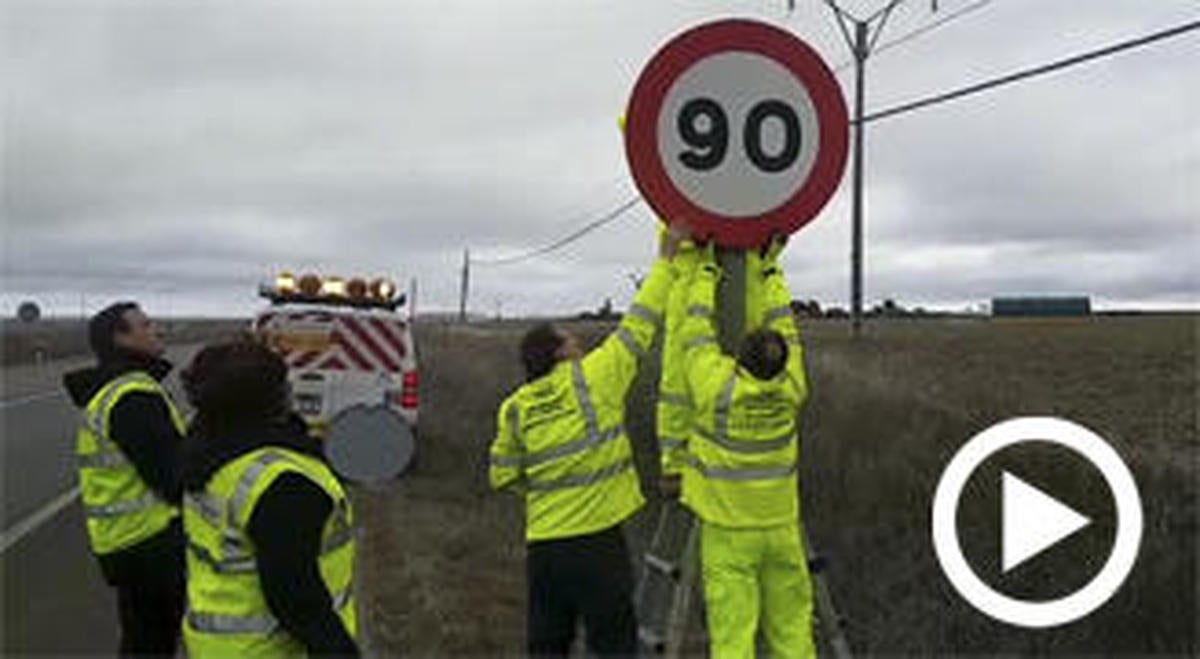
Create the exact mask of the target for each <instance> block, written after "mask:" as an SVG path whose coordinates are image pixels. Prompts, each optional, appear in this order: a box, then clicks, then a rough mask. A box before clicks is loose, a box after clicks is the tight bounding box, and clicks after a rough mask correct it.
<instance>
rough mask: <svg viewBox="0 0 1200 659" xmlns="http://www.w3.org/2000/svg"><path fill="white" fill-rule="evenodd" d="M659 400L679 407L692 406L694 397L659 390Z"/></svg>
mask: <svg viewBox="0 0 1200 659" xmlns="http://www.w3.org/2000/svg"><path fill="white" fill-rule="evenodd" d="M658 402H660V403H666V404H667V405H678V406H679V407H691V406H692V399H691V398H689V397H688V396H686V395H684V394H674V393H671V392H669V391H660V392H658Z"/></svg>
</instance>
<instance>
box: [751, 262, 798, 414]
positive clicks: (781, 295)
mask: <svg viewBox="0 0 1200 659" xmlns="http://www.w3.org/2000/svg"><path fill="white" fill-rule="evenodd" d="M777 255H778V250H776V251H775V254H774V255H769V256H768V257H767V258H765V259H764V260H763V270H762V276H763V302H764V306H765V307H766V308H765V310H764V311H763V325H764V326H765V327H766V328H767V329H770V330H774V331H776V332H779V334H780V335H782V336H783V339H784V341H786V342H787V347H788V361H787V372H788V375H789V376H791V378H792V380H793V381H794V382H795V383H796V387H797V388H798V389H799V390H800V397H801V399H803V398H805V397H806V396H807V395H808V380H807V378H806V377H805V374H804V346H803V345H801V343H800V331H799V330H798V329H797V328H796V318H795V316H794V315H793V313H792V294H791V291H789V290H788V286H787V280H786V279H785V278H784V276H783V268H782V267H780V266H779V263H778V256H777Z"/></svg>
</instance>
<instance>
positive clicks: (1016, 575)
mask: <svg viewBox="0 0 1200 659" xmlns="http://www.w3.org/2000/svg"><path fill="white" fill-rule="evenodd" d="M580 327H583V328H587V331H586V332H585V333H586V334H588V335H589V336H590V337H591V338H593V339H594V338H596V337H598V336H600V335H601V334H602V331H603V330H604V329H605V326H603V325H591V326H589V325H586V324H585V325H581V326H580ZM521 330H522V326H520V325H517V324H513V325H494V326H488V327H487V328H470V327H468V328H461V327H454V326H446V325H440V326H418V342H419V351H420V354H421V360H422V367H423V368H422V377H423V381H422V396H423V399H422V400H423V410H422V417H421V418H422V428H421V456H420V465H419V468H418V469H417V470H416V472H415V473H413V474H412V475H411V476H410V477H408V478H406V479H405V480H404V481H403V482H401V483H397V484H395V485H393V486H390V487H388V488H385V489H382V490H379V491H374V492H366V491H360V492H357V493H356V495H357V496H356V499H357V503H358V512H359V514H360V516H361V518H362V519H363V520H364V523H365V527H366V528H365V538H364V543H363V553H364V556H365V557H366V560H365V561H364V573H363V576H364V584H365V593H364V602H365V604H366V607H367V611H368V618H369V620H370V623H371V627H372V628H373V631H374V637H375V644H376V646H377V647H378V648H379V649H380V650H382V651H383V652H385V653H387V654H401V653H404V654H416V655H444V654H474V655H480V656H498V655H518V654H520V653H521V651H522V648H523V638H524V593H525V590H524V587H525V586H524V564H523V557H524V549H523V543H522V538H521V510H520V506H519V503H518V502H517V501H516V500H515V499H513V498H511V497H506V496H497V495H493V494H491V493H490V492H488V490H487V484H486V448H487V445H488V443H489V442H490V440H491V438H492V433H493V432H494V427H495V420H494V414H495V410H496V407H497V405H498V404H499V403H500V401H501V400H502V399H503V397H504V396H505V395H506V394H507V393H508V392H509V391H511V389H512V388H513V387H515V386H516V385H517V384H519V381H520V377H521V374H520V369H519V366H518V364H517V361H516V345H517V341H518V340H519V337H520V332H521ZM802 330H803V331H804V334H805V342H806V345H807V348H808V365H809V373H810V379H811V381H812V389H813V393H812V397H811V399H810V401H809V404H808V406H807V408H806V410H805V412H804V423H803V426H802V428H803V435H802V437H803V439H802V458H801V460H802V465H801V475H802V481H801V482H802V485H801V488H802V494H803V500H804V515H805V520H806V523H807V525H808V527H809V531H810V533H811V535H812V537H813V539H814V542H815V543H816V544H817V545H818V546H819V548H820V549H821V551H822V553H824V554H826V555H828V556H829V557H830V560H831V563H830V569H829V573H828V574H829V579H830V584H831V586H832V588H833V592H834V596H835V598H836V600H837V604H838V606H839V608H840V609H841V612H842V613H843V614H844V615H845V616H846V617H847V618H848V619H849V620H850V630H849V637H850V640H851V644H852V646H853V648H854V650H855V651H856V652H860V653H862V652H869V653H872V654H886V653H898V654H928V653H939V654H945V653H965V652H988V651H990V652H998V651H1003V652H1021V653H1024V652H1046V651H1065V652H1070V653H1073V654H1082V655H1094V654H1102V653H1120V654H1130V653H1133V654H1145V653H1148V652H1166V653H1178V654H1188V653H1191V652H1192V651H1194V647H1195V630H1194V626H1193V625H1194V619H1195V614H1196V590H1195V585H1194V584H1195V583H1196V581H1195V578H1196V554H1197V546H1196V530H1197V528H1196V512H1197V508H1196V485H1195V483H1196V476H1197V471H1196V455H1197V454H1196V448H1197V433H1196V412H1197V410H1196V404H1197V403H1196V401H1197V389H1196V379H1197V354H1196V340H1197V320H1196V318H1195V317H1179V316H1176V317H1166V318H1131V319H1087V320H1076V321H1050V322H1047V321H1013V322H994V321H958V320H938V321H893V322H880V323H878V324H875V325H872V326H871V327H870V328H868V331H867V333H866V335H865V336H863V337H861V338H859V339H851V338H850V336H849V331H848V325H847V324H845V323H839V322H824V321H822V322H805V323H802ZM653 380H654V374H653V373H647V374H644V376H643V377H642V378H641V381H640V382H639V383H638V384H637V385H635V391H634V392H633V394H632V395H631V399H630V410H629V418H628V419H627V422H628V426H629V429H630V434H631V436H632V437H633V439H634V442H635V446H636V448H637V451H638V462H639V467H643V468H644V469H643V475H644V476H645V478H646V479H647V480H649V479H650V478H651V477H652V476H653V473H652V465H653V462H654V459H653V458H654V456H653V448H652V444H651V440H652V427H653V423H652V420H653V417H652V411H653V410H652V407H651V396H650V393H651V392H652V386H651V385H652V383H653ZM1034 414H1050V415H1056V416H1063V417H1066V418H1069V419H1072V420H1074V421H1076V422H1079V423H1082V424H1084V425H1086V426H1088V427H1090V428H1091V429H1093V430H1094V431H1096V432H1098V433H1099V434H1100V435H1101V436H1103V437H1105V438H1106V439H1108V440H1109V441H1110V442H1111V443H1112V444H1113V446H1114V447H1115V448H1116V449H1117V451H1118V452H1119V453H1120V454H1121V455H1122V457H1124V458H1125V459H1126V461H1127V462H1128V463H1129V465H1130V468H1131V470H1132V471H1133V473H1134V476H1135V478H1136V479H1137V482H1138V485H1139V487H1140V488H1141V496H1142V501H1143V506H1144V509H1145V513H1146V529H1145V535H1144V539H1143V543H1142V553H1141V556H1140V558H1139V560H1138V563H1137V565H1136V567H1135V569H1134V572H1133V574H1132V575H1131V576H1130V578H1129V580H1128V582H1127V583H1126V584H1125V586H1124V587H1123V588H1122V590H1121V591H1120V592H1119V593H1118V595H1117V596H1116V597H1115V598H1114V599H1113V600H1112V601H1110V602H1109V603H1108V604H1107V605H1105V606H1104V607H1102V608H1101V609H1100V610H1098V611H1097V612H1095V613H1093V614H1092V615H1091V616H1089V617H1088V618H1086V619H1084V620H1083V621H1081V622H1079V623H1076V624H1072V625H1068V626H1066V627H1064V628H1061V629H1056V630H1053V631H1052V632H1046V631H1038V632H1034V631H1030V632H1026V631H1021V630H1017V629H1015V628H1011V627H1008V626H1005V625H1001V624H999V623H994V622H992V621H991V620H990V619H988V618H986V617H984V616H982V615H981V614H979V613H977V612H975V611H974V610H973V609H971V608H969V606H968V605H966V604H965V603H964V602H963V601H962V600H961V599H960V598H959V597H958V595H957V594H956V593H955V592H953V590H952V589H951V588H950V586H949V585H948V583H947V582H946V581H945V579H944V578H943V577H942V575H941V571H940V569H939V568H938V566H937V564H936V561H935V559H934V555H933V550H932V546H931V543H930V540H929V507H930V503H931V500H932V495H933V490H934V487H935V486H936V482H937V478H938V477H939V476H940V474H941V470H942V468H943V466H944V465H945V464H946V462H947V461H948V460H949V459H950V457H951V456H952V455H953V453H954V452H955V451H956V450H957V448H958V447H959V446H961V444H962V443H963V442H965V441H966V440H967V438H969V437H970V436H971V435H973V434H975V433H976V432H978V431H980V430H982V429H984V428H985V427H987V426H989V425H991V424H992V423H994V422H996V421H999V420H1002V419H1005V418H1009V417H1012V416H1020V415H1034ZM1064 457H1066V456H1065V455H1063V454H1061V453H1055V452H1054V451H1047V450H1045V449H1036V450H1034V449H1030V450H1024V449H1020V448H1014V449H1010V450H1009V451H1006V452H1004V453H1002V454H1001V455H999V456H997V459H996V460H995V461H989V463H988V464H986V465H985V468H983V469H980V471H979V473H978V474H977V476H976V477H975V478H973V479H972V480H971V482H970V483H969V484H968V490H967V492H968V494H967V496H966V497H965V498H964V503H963V508H962V511H961V512H960V529H961V532H962V535H963V544H964V545H965V547H966V551H967V552H968V557H969V558H970V559H971V560H972V561H975V560H977V559H978V560H980V561H981V564H985V565H986V564H987V563H988V561H992V563H994V562H995V557H996V556H998V549H997V547H998V536H997V534H996V532H995V528H996V524H997V522H998V516H997V515H998V511H999V504H998V501H997V490H998V485H997V483H998V478H999V471H1000V470H1001V469H1008V470H1010V471H1012V472H1013V473H1015V474H1017V475H1019V476H1020V477H1021V478H1023V479H1025V480H1028V481H1029V482H1031V483H1033V484H1034V485H1036V486H1038V487H1041V488H1042V489H1044V490H1046V491H1047V492H1049V493H1052V494H1053V495H1054V496H1056V497H1058V498H1060V499H1062V500H1063V501H1064V502H1066V503H1068V504H1070V505H1072V506H1073V507H1076V508H1077V509H1078V510H1080V511H1081V512H1083V513H1085V514H1087V515H1089V516H1090V517H1092V518H1093V519H1095V520H1097V521H1096V523H1095V524H1094V525H1093V527H1092V528H1091V529H1088V530H1085V531H1084V532H1081V533H1079V534H1076V536H1074V537H1073V538H1070V539H1068V540H1067V541H1065V542H1063V543H1062V545H1061V548H1058V547H1056V548H1055V549H1052V550H1050V551H1048V552H1047V553H1046V554H1045V555H1044V557H1039V558H1038V559H1036V560H1033V561H1030V562H1029V563H1028V564H1027V565H1026V566H1022V567H1020V568H1018V569H1017V570H1014V571H1013V572H1012V573H1011V574H1009V575H1007V576H1006V577H1005V579H1007V580H1006V581H1003V583H1004V584H1005V587H1006V588H1008V589H1009V590H1010V592H1014V593H1016V594H1022V593H1024V594H1025V595H1027V596H1030V597H1040V598H1046V597H1050V596H1055V595H1060V594H1063V593H1064V592H1065V591H1070V590H1074V588H1075V587H1077V586H1078V585H1080V584H1082V583H1083V582H1084V581H1086V580H1087V579H1088V578H1090V576H1091V575H1092V574H1094V572H1095V570H1096V569H1098V566H1099V565H1098V561H1102V560H1103V559H1104V558H1105V557H1106V552H1107V549H1108V543H1109V541H1110V539H1111V533H1112V524H1111V520H1108V519H1107V516H1106V513H1108V512H1111V511H1110V510H1109V509H1108V508H1106V506H1109V507H1110V504H1108V503H1107V502H1108V498H1107V491H1106V489H1105V488H1104V485H1103V482H1102V481H1100V480H1098V477H1097V476H1096V474H1095V473H1094V472H1093V471H1092V470H1090V469H1088V468H1087V467H1086V466H1080V464H1079V463H1077V462H1076V461H1072V460H1069V459H1067V460H1063V459H1062V458H1064ZM648 519H649V514H643V515H641V516H639V518H638V519H636V520H635V521H634V524H633V528H634V530H635V535H637V534H638V532H640V531H641V530H643V529H644V528H645V525H646V522H647V521H648ZM635 540H636V538H635ZM1081 555H1083V556H1087V555H1093V556H1098V557H1099V559H1097V560H1095V561H1088V560H1083V561H1080V560H1079V559H1078V557H1079V556H1081ZM983 572H984V575H983V576H984V578H985V579H988V580H991V581H993V582H994V583H1001V581H1000V574H999V570H998V569H992V568H991V567H985V568H984V569H983ZM993 573H994V574H993ZM1054 584H1057V585H1054Z"/></svg>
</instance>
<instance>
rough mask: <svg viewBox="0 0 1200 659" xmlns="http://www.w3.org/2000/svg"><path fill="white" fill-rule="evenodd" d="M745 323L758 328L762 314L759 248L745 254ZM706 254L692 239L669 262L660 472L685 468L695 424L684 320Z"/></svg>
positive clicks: (659, 409)
mask: <svg viewBox="0 0 1200 659" xmlns="http://www.w3.org/2000/svg"><path fill="white" fill-rule="evenodd" d="M745 256H746V258H745V267H746V278H745V282H746V289H745V311H744V313H745V316H744V326H745V327H756V326H758V325H760V324H761V323H762V318H763V299H762V296H763V285H762V284H763V282H762V279H763V278H762V270H763V263H762V259H761V258H760V257H759V255H758V252H756V251H754V250H750V251H747V252H746V253H745ZM704 259H705V257H704V256H703V255H701V253H700V251H699V249H698V248H697V247H696V246H695V245H694V244H692V243H691V242H684V244H683V247H682V248H681V249H680V252H679V254H678V255H676V256H675V259H674V260H673V261H672V265H673V266H674V267H675V283H674V284H673V285H672V287H671V293H670V296H669V297H668V298H667V318H666V335H665V338H664V339H663V347H662V362H661V364H662V368H661V371H660V375H659V384H658V402H657V406H656V409H655V431H656V435H657V437H658V442H659V456H660V466H661V469H662V473H663V474H665V475H678V474H681V473H682V470H683V456H684V451H683V447H684V446H685V445H686V444H687V437H688V435H689V434H690V433H691V429H692V425H693V420H692V416H693V413H694V412H693V408H694V405H693V403H692V397H691V391H690V389H689V387H688V384H687V365H688V356H687V352H686V351H685V350H684V345H683V344H684V342H683V338H682V337H683V323H684V321H685V320H686V318H687V308H688V297H689V296H690V295H691V289H692V280H693V277H694V276H695V274H696V271H697V270H698V269H699V267H700V264H701V263H702V262H703V261H704Z"/></svg>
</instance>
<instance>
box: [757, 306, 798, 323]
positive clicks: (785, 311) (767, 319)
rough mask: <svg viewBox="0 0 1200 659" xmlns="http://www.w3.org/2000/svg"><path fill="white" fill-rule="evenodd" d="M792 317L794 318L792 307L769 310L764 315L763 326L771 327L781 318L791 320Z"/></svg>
mask: <svg viewBox="0 0 1200 659" xmlns="http://www.w3.org/2000/svg"><path fill="white" fill-rule="evenodd" d="M791 317H792V308H791V307H789V306H786V305H784V306H778V307H773V308H771V309H767V311H766V313H764V314H763V325H770V324H771V323H773V322H775V321H777V320H779V319H780V318H791Z"/></svg>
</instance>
